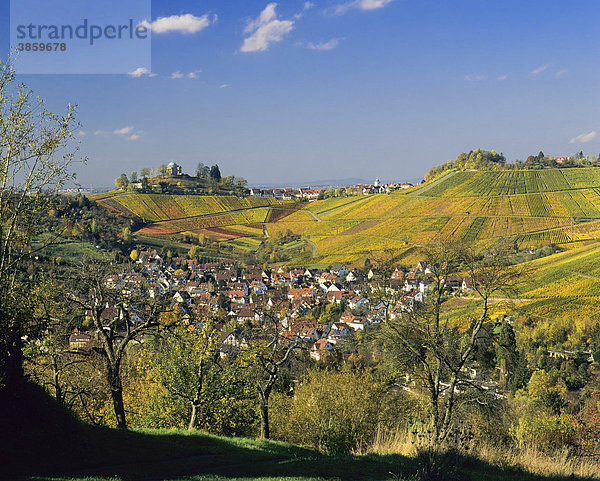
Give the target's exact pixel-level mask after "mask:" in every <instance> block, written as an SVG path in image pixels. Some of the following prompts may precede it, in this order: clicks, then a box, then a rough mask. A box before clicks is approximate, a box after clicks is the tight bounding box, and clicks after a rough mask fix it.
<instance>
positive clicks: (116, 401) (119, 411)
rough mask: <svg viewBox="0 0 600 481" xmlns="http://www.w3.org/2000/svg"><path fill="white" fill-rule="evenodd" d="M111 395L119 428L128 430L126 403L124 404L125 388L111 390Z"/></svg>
mask: <svg viewBox="0 0 600 481" xmlns="http://www.w3.org/2000/svg"><path fill="white" fill-rule="evenodd" d="M110 394H111V396H112V400H113V406H114V408H115V417H116V418H117V427H118V428H122V429H126V428H127V423H126V422H125V403H124V402H123V388H121V387H118V388H115V389H111V390H110Z"/></svg>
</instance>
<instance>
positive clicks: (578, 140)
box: [569, 130, 598, 144]
mask: <svg viewBox="0 0 600 481" xmlns="http://www.w3.org/2000/svg"><path fill="white" fill-rule="evenodd" d="M597 137H598V134H597V133H596V131H595V130H592V131H591V132H588V133H587V134H579V135H577V136H575V137H573V138H572V139H571V140H569V143H570V144H585V143H586V142H591V141H592V140H594V139H596V138H597Z"/></svg>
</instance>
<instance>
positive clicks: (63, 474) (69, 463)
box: [0, 385, 577, 481]
mask: <svg viewBox="0 0 600 481" xmlns="http://www.w3.org/2000/svg"><path fill="white" fill-rule="evenodd" d="M0 433H1V437H0V440H1V441H0V478H1V479H10V480H30V479H36V480H41V479H52V480H74V479H88V480H92V479H103V480H108V479H111V480H115V479H117V480H122V481H138V480H139V481H141V480H148V481H151V480H169V479H187V480H213V481H217V480H218V481H221V480H223V481H225V480H231V479H240V480H245V479H263V480H264V479H265V478H268V479H273V478H275V479H293V480H298V481H300V480H309V479H310V480H313V479H336V480H344V481H345V480H348V481H350V480H401V479H409V480H411V481H417V480H426V479H429V480H434V479H435V480H454V479H456V480H459V481H460V480H524V481H536V480H537V481H541V480H551V479H565V478H558V477H554V478H547V477H541V476H534V475H531V474H527V473H523V472H521V471H518V470H505V469H501V468H499V467H497V466H492V465H490V464H487V463H484V462H482V461H480V460H477V459H474V458H469V457H463V456H456V455H449V456H448V457H447V458H446V459H444V460H443V461H442V462H441V463H440V464H439V468H438V469H437V471H436V472H434V473H433V474H431V475H428V474H427V472H426V471H427V470H426V469H425V468H424V466H423V464H422V462H421V461H419V460H417V459H414V458H407V457H404V456H400V455H367V456H326V455H323V454H320V453H318V452H316V451H314V450H311V449H306V448H301V447H298V446H294V445H290V444H286V443H280V442H270V441H269V442H268V441H255V440H250V439H242V438H223V437H217V436H210V435H205V434H198V433H193V434H187V433H185V432H181V431H173V432H171V431H144V432H142V431H120V430H115V429H108V428H98V427H93V426H88V425H85V424H82V423H80V422H78V421H77V420H76V419H74V418H73V417H72V416H71V415H70V414H69V413H68V412H66V411H65V410H63V409H62V408H61V407H60V406H58V405H57V404H56V403H55V402H54V400H53V399H52V398H50V397H49V396H47V395H46V394H45V393H44V392H43V391H42V390H41V389H40V388H38V387H37V386H33V385H24V386H23V388H22V389H21V390H20V392H19V393H12V394H4V395H0ZM566 479H577V478H575V477H570V478H566Z"/></svg>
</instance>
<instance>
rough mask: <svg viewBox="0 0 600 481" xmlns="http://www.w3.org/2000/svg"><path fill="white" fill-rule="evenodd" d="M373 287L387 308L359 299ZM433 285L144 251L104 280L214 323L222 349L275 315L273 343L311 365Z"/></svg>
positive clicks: (424, 273) (338, 267)
mask: <svg viewBox="0 0 600 481" xmlns="http://www.w3.org/2000/svg"><path fill="white" fill-rule="evenodd" d="M383 277H387V279H382V278H383ZM381 280H384V281H385V285H386V286H387V289H391V290H392V291H393V292H395V293H396V295H395V296H393V299H394V302H393V305H390V304H389V302H387V303H386V302H382V301H378V300H374V299H369V298H368V297H367V295H366V292H367V291H368V287H369V286H370V285H374V284H375V283H379V282H380V281H381ZM433 283H434V280H433V277H432V276H431V270H430V269H429V268H428V266H427V264H426V263H424V262H420V263H419V264H418V265H417V266H415V267H413V268H411V269H408V270H403V269H400V268H397V269H395V270H394V271H393V272H392V273H391V274H389V273H388V274H387V275H385V276H383V275H382V274H381V273H379V272H378V271H377V269H375V268H372V269H350V268H348V267H347V266H345V265H344V264H339V263H337V264H333V265H332V266H331V267H330V268H329V269H324V270H323V269H312V268H286V267H273V268H263V267H259V266H247V267H241V266H240V265H238V263H237V262H236V261H234V260H232V259H221V260H219V261H217V262H210V263H199V262H198V261H197V260H191V259H187V258H173V259H169V260H168V261H167V260H166V259H163V258H162V257H161V256H160V255H159V254H157V253H156V252H151V251H141V252H140V253H139V257H138V260H137V265H136V267H135V268H134V269H132V270H129V271H123V272H120V273H118V274H114V275H109V276H107V277H106V278H105V279H104V284H105V286H106V287H107V288H110V289H118V290H120V291H122V292H123V293H125V294H135V293H141V292H143V293H146V294H147V295H148V296H149V297H157V296H160V297H161V298H164V297H165V296H166V299H167V300H169V302H170V303H171V306H172V307H175V308H176V309H175V311H177V312H178V313H179V314H180V315H181V318H182V319H183V320H187V321H188V323H189V324H190V325H194V323H195V322H197V320H198V319H203V318H206V317H207V316H211V317H214V318H217V319H219V323H218V326H219V329H221V343H222V344H223V345H224V346H239V345H241V344H242V343H243V342H244V326H246V327H248V326H250V325H260V324H261V322H262V319H263V316H264V314H265V312H267V311H268V312H269V313H271V315H272V313H276V314H275V315H276V316H277V317H278V323H277V324H278V326H280V329H281V335H282V336H285V337H286V338H288V339H290V340H293V341H295V342H302V343H304V344H305V345H306V346H308V348H309V350H310V356H311V357H312V358H313V359H315V360H321V359H323V357H324V356H325V355H326V354H327V353H328V352H330V351H333V350H338V351H343V349H344V348H343V341H344V339H345V338H347V337H348V336H349V335H351V334H352V333H354V332H356V331H360V330H363V329H365V328H367V327H369V326H372V325H376V324H378V323H380V322H382V321H383V320H385V319H386V318H390V319H394V318H395V317H397V316H399V315H400V314H401V313H402V312H407V311H410V310H412V309H414V307H415V304H418V303H422V302H423V301H424V299H425V297H426V296H427V293H428V292H429V291H430V289H431V288H432V286H433ZM446 284H447V286H448V290H449V291H450V292H458V291H459V290H463V291H468V290H470V289H471V287H470V285H471V282H470V279H469V278H466V279H460V278H458V276H448V278H447V279H446ZM330 304H336V305H337V306H338V309H337V310H336V312H338V315H339V318H337V316H336V318H335V319H330V322H328V323H326V324H323V323H322V322H319V321H318V320H316V319H315V317H314V316H313V315H312V311H313V309H314V308H315V307H316V306H321V307H325V306H327V305H330ZM119 315H120V313H119V311H118V310H117V309H115V308H114V307H112V306H110V305H107V306H106V308H105V309H104V311H103V312H102V318H103V320H111V319H115V318H116V317H117V316H119ZM93 340H94V335H93V333H91V332H83V331H79V330H75V331H73V333H72V335H71V339H70V345H71V348H73V349H84V348H85V346H86V345H90V343H91V342H93Z"/></svg>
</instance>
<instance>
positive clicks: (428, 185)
mask: <svg viewBox="0 0 600 481" xmlns="http://www.w3.org/2000/svg"><path fill="white" fill-rule="evenodd" d="M457 173H458V171H457V170H455V171H454V172H450V173H449V174H446V175H443V176H442V177H440V178H439V179H437V180H434V181H433V182H432V183H431V184H427V185H425V186H423V187H421V188H420V189H416V190H413V191H412V192H409V193H408V194H406V195H410V196H419V195H422V194H423V192H427V191H428V190H429V189H431V188H432V187H434V186H436V185H438V184H439V183H440V182H442V181H444V180H446V179H449V178H450V177H452V176H453V175H455V174H457Z"/></svg>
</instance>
